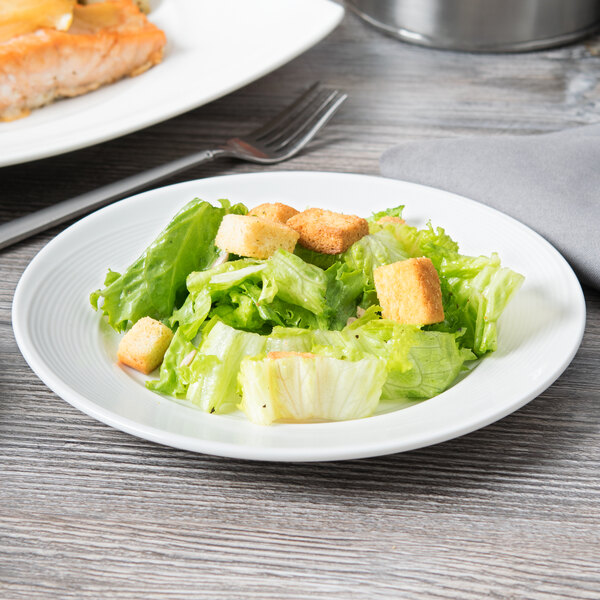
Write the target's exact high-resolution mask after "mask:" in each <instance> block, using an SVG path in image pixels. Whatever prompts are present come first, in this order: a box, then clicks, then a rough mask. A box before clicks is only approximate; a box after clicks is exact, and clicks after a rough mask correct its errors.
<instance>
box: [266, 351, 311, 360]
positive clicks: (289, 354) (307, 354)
mask: <svg viewBox="0 0 600 600" xmlns="http://www.w3.org/2000/svg"><path fill="white" fill-rule="evenodd" d="M293 356H300V357H301V358H315V356H316V354H313V353H312V352H283V351H276V352H269V354H267V358H270V359H271V360H279V359H280V358H291V357H293Z"/></svg>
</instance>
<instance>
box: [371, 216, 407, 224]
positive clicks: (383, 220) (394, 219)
mask: <svg viewBox="0 0 600 600" xmlns="http://www.w3.org/2000/svg"><path fill="white" fill-rule="evenodd" d="M377 223H379V225H385V224H386V223H396V225H404V223H406V221H405V220H404V219H403V218H402V217H392V215H386V216H385V217H381V219H378V220H377Z"/></svg>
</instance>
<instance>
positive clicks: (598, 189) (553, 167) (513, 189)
mask: <svg viewBox="0 0 600 600" xmlns="http://www.w3.org/2000/svg"><path fill="white" fill-rule="evenodd" d="M380 166H381V173H382V175H385V176H386V177H394V178H397V179H404V180H406V181H412V182H415V183H422V184H425V185H429V186H433V187H437V188H441V189H444V190H447V191H450V192H454V193H456V194H460V195H461V196H466V197H467V198H471V199H473V200H477V201H479V202H482V203H484V204H487V205H489V206H492V207H494V208H497V209H498V210H501V211H502V212H504V213H506V214H508V215H510V216H512V217H514V218H515V219H518V220H519V221H521V222H522V223H525V224H526V225H528V226H529V227H531V228H532V229H534V230H535V231H537V232H538V233H539V234H541V235H542V236H543V237H545V238H546V239H547V240H548V241H549V242H550V243H551V244H552V245H553V246H555V247H556V248H557V249H558V250H559V251H560V252H561V253H562V255H563V256H564V257H565V258H566V259H567V260H568V261H569V263H570V264H571V266H572V267H573V269H574V270H575V271H576V273H577V274H578V275H579V277H580V279H581V281H582V282H585V283H587V284H589V285H592V286H593V287H595V288H596V289H600V125H590V126H584V127H576V128H573V129H568V130H566V131H561V132H558V133H546V134H539V135H522V136H515V135H510V136H487V137H479V138H469V139H464V138H463V139H440V140H427V141H421V142H406V143H402V144H400V145H398V146H395V147H394V148H391V149H389V150H387V151H386V152H385V153H384V154H383V156H382V157H381V162H380Z"/></svg>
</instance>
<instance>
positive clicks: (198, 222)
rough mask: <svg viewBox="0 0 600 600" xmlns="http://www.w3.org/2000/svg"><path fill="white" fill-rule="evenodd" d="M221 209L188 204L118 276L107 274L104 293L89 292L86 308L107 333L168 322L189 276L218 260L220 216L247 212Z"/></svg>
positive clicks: (224, 205) (226, 205) (198, 202)
mask: <svg viewBox="0 0 600 600" xmlns="http://www.w3.org/2000/svg"><path fill="white" fill-rule="evenodd" d="M221 204H222V206H221V207H215V206H212V205H211V204H209V203H208V202H203V201H202V200H200V199H198V198H196V199H195V200H192V201H191V202H190V203H188V204H187V205H186V206H184V207H183V208H182V209H181V210H180V211H179V212H178V213H177V214H176V215H175V217H174V218H173V219H172V221H171V222H170V223H169V224H168V225H167V227H166V228H165V229H164V231H162V233H161V234H160V235H159V236H158V237H157V238H156V240H154V242H152V244H150V246H149V247H148V248H147V249H146V250H145V252H144V253H143V254H142V255H141V256H140V257H139V258H138V259H137V260H136V261H135V262H134V263H133V264H132V265H131V266H130V267H129V268H128V269H127V270H126V271H125V272H124V273H123V274H122V275H121V274H119V273H116V272H115V271H109V272H108V274H107V276H106V280H105V282H104V285H105V287H104V288H103V289H101V290H96V291H95V292H93V293H92V294H91V295H90V302H91V304H92V306H93V307H94V308H95V309H101V310H102V312H103V313H104V314H105V315H106V316H107V317H108V323H109V324H110V326H111V327H113V328H114V329H116V330H117V331H123V330H124V329H126V328H127V326H128V325H129V324H133V323H135V322H136V321H137V320H138V319H140V318H142V317H146V316H150V317H153V318H155V319H159V320H160V319H167V318H168V317H170V316H171V313H172V312H173V308H175V306H178V305H179V304H181V303H182V302H183V300H184V298H185V296H186V293H187V292H186V288H185V281H186V277H187V276H188V274H189V273H191V272H192V271H198V270H202V269H205V268H206V267H208V266H209V265H210V264H212V263H213V262H214V260H215V259H216V257H217V256H218V254H219V251H218V250H217V248H216V247H215V245H214V240H215V236H216V234H217V230H218V228H219V225H220V223H221V220H222V218H223V216H224V215H226V214H228V213H235V214H245V213H246V212H247V210H246V208H245V207H244V206H243V205H241V204H236V205H235V206H230V204H229V202H228V201H227V200H222V201H221Z"/></svg>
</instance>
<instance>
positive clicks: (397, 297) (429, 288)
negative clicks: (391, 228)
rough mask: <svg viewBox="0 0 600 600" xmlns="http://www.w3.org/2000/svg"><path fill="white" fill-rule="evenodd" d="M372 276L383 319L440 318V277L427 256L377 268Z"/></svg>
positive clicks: (435, 320)
mask: <svg viewBox="0 0 600 600" xmlns="http://www.w3.org/2000/svg"><path fill="white" fill-rule="evenodd" d="M373 278H374V280H375V291H376V292H377V298H378V300H379V304H380V305H381V308H382V316H383V318H384V319H392V320H394V321H398V322H399V323H410V324H414V325H428V324H430V323H439V322H440V321H443V320H444V307H443V306H442V290H441V288H440V279H439V276H438V273H437V271H436V270H435V267H434V266H433V263H432V262H431V260H430V259H429V258H425V257H421V258H409V259H408V260H402V261H399V262H395V263H392V264H391V265H384V266H382V267H377V268H376V269H375V270H374V271H373Z"/></svg>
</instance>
